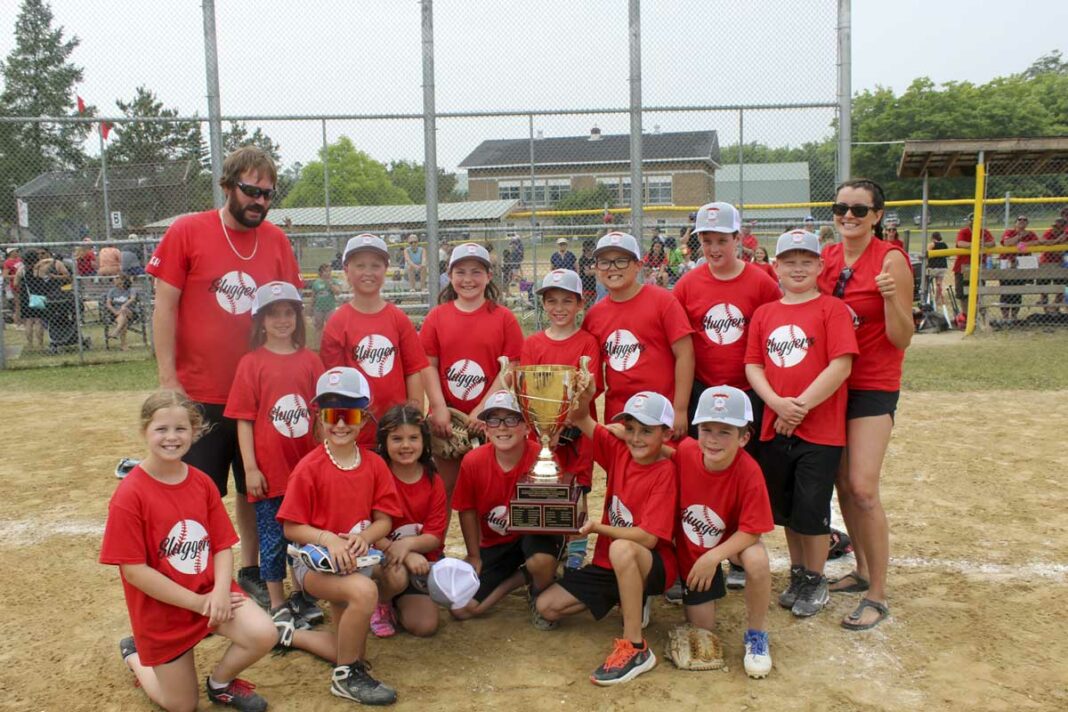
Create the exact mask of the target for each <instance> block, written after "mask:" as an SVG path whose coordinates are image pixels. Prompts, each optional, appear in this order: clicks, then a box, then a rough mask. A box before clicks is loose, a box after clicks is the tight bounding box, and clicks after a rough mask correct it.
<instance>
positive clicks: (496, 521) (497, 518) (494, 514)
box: [486, 504, 508, 535]
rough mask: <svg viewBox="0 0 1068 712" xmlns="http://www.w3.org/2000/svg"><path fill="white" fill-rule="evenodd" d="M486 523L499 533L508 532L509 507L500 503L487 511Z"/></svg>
mask: <svg viewBox="0 0 1068 712" xmlns="http://www.w3.org/2000/svg"><path fill="white" fill-rule="evenodd" d="M486 524H488V525H489V528H490V529H492V530H493V531H495V532H497V533H498V534H502V535H503V534H507V533H508V507H505V506H504V505H503V504H498V505H497V506H496V507H494V508H493V509H491V510H490V511H489V512H487V513H486Z"/></svg>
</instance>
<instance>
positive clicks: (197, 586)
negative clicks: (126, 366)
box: [100, 391, 278, 711]
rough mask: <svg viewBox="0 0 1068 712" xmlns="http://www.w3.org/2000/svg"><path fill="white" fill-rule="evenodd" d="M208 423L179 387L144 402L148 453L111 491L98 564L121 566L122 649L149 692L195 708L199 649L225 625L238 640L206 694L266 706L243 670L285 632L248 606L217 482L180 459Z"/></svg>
mask: <svg viewBox="0 0 1068 712" xmlns="http://www.w3.org/2000/svg"><path fill="white" fill-rule="evenodd" d="M203 428H204V421H203V418H202V416H201V414H200V411H199V410H197V408H196V407H195V406H194V405H193V403H191V402H190V401H189V400H188V399H187V398H186V397H185V396H184V395H182V394H181V393H179V392H177V391H158V392H156V393H154V394H152V395H151V396H149V397H148V399H147V400H145V402H144V405H142V406H141V434H142V435H143V436H144V438H145V442H146V443H147V445H148V454H147V456H146V457H145V459H144V460H142V461H141V464H140V465H137V466H136V467H134V468H133V470H132V471H131V472H130V474H129V475H128V476H127V477H126V478H125V479H124V480H123V481H122V482H121V483H120V484H119V486H118V488H117V489H116V490H115V494H114V495H112V497H111V502H110V503H109V505H108V520H107V525H106V526H105V528H104V541H103V544H102V545H101V548H100V563H102V564H114V565H117V566H118V567H119V573H120V575H121V577H122V587H123V591H124V592H125V594H126V607H127V609H128V610H129V613H130V625H131V627H132V628H133V636H132V637H130V638H124V639H123V640H122V641H120V642H119V651H120V652H121V653H122V659H123V661H124V662H125V663H126V665H127V666H128V667H129V668H130V670H132V671H133V673H134V675H136V676H137V681H138V684H140V686H141V689H143V690H144V691H145V694H146V695H148V698H149V699H150V700H152V701H153V702H155V703H156V704H158V705H159V706H160V707H163V708H164V709H169V710H174V709H182V710H185V709H194V708H195V707H196V706H197V697H198V694H197V677H196V667H195V665H194V661H193V649H194V648H195V647H196V645H197V644H198V643H199V642H200V641H201V640H203V639H204V638H206V637H207V636H208V635H210V634H211V633H213V632H214V633H218V634H219V635H222V636H223V637H226V638H229V639H230V641H231V642H230V646H229V647H228V648H227V649H226V651H225V652H224V653H223V656H222V659H220V660H219V662H218V664H217V665H216V666H215V668H214V669H213V670H212V672H211V675H210V676H209V677H208V679H207V692H208V699H209V700H211V701H212V702H216V703H219V704H228V705H231V706H233V707H236V708H238V709H242V710H254V711H258V710H265V709H267V701H266V700H264V699H263V698H262V697H260V696H259V695H257V694H256V693H255V692H253V691H252V689H253V686H252V685H250V684H249V683H247V682H245V681H244V680H239V679H237V675H238V673H240V672H241V671H242V670H244V669H245V668H247V667H248V666H249V665H252V664H253V663H254V662H256V661H257V660H259V659H260V658H262V657H263V656H264V655H266V654H267V653H268V652H270V650H271V648H272V647H273V646H274V644H275V642H276V641H277V640H278V634H277V632H276V631H275V629H274V626H273V625H271V619H270V618H268V617H267V614H266V613H264V612H263V611H262V610H260V609H259V608H258V607H256V606H255V605H242V604H243V603H245V600H246V599H245V596H244V594H242V593H241V590H240V589H239V588H238V587H237V586H236V585H234V583H233V581H232V580H231V576H232V572H233V565H234V556H233V552H232V551H231V550H230V549H231V547H232V546H233V545H234V544H236V543H237V533H236V532H235V531H234V527H233V525H232V524H231V523H230V519H229V517H227V515H226V509H225V508H224V507H223V504H222V499H221V498H220V497H219V491H218V490H217V489H216V488H215V485H214V484H213V483H212V481H211V479H210V478H208V476H207V475H205V474H204V473H203V472H201V471H200V470H198V469H196V468H195V467H192V466H191V465H186V464H185V463H183V462H182V457H183V456H184V455H185V454H186V453H187V452H188V451H189V446H190V445H191V444H192V442H193V440H194V439H195V438H197V437H199V436H200V434H201V433H202V432H203Z"/></svg>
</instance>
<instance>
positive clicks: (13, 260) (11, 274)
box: [4, 257, 22, 290]
mask: <svg viewBox="0 0 1068 712" xmlns="http://www.w3.org/2000/svg"><path fill="white" fill-rule="evenodd" d="M21 264H22V260H21V259H20V258H18V257H8V258H7V259H6V260H4V281H6V282H7V283H8V285H10V286H11V288H12V290H15V289H16V288H15V284H14V281H15V273H16V272H18V271H19V265H21Z"/></svg>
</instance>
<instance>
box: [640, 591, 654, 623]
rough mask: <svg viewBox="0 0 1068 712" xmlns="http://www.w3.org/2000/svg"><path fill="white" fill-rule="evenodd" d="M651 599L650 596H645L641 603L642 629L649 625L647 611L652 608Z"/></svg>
mask: <svg viewBox="0 0 1068 712" xmlns="http://www.w3.org/2000/svg"><path fill="white" fill-rule="evenodd" d="M652 603H653V599H652V597H651V596H646V597H645V603H643V604H642V630H645V629H646V628H648V627H649V613H650V609H651V608H652Z"/></svg>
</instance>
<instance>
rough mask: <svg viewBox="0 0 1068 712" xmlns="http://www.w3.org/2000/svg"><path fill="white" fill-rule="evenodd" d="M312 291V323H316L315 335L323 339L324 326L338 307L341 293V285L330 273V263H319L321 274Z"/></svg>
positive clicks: (313, 283) (313, 282)
mask: <svg viewBox="0 0 1068 712" xmlns="http://www.w3.org/2000/svg"><path fill="white" fill-rule="evenodd" d="M311 291H312V323H313V324H314V325H315V335H316V336H317V337H318V338H319V340H320V341H321V340H322V336H323V327H324V326H326V320H327V319H329V318H330V315H331V314H333V313H334V310H335V309H337V295H339V294H341V285H340V284H339V283H338V281H337V280H336V279H334V275H333V274H331V273H330V265H328V264H326V263H325V262H324V263H323V264H321V265H319V276H318V277H317V278H316V279H315V280H314V281H312V284H311Z"/></svg>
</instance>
